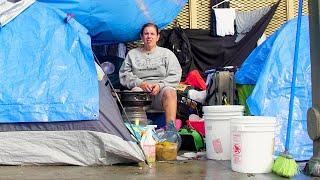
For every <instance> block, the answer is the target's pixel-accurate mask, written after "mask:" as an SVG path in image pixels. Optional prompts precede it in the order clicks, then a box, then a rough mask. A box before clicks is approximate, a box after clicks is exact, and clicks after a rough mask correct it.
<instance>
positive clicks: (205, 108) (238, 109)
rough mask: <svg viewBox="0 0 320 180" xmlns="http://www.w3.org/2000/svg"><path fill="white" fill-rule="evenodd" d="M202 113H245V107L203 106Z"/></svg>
mask: <svg viewBox="0 0 320 180" xmlns="http://www.w3.org/2000/svg"><path fill="white" fill-rule="evenodd" d="M202 111H203V112H204V113H221V112H243V111H244V106H242V105H216V106H203V107H202Z"/></svg>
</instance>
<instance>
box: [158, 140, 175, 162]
mask: <svg viewBox="0 0 320 180" xmlns="http://www.w3.org/2000/svg"><path fill="white" fill-rule="evenodd" d="M177 146H178V145H177V143H172V142H168V141H165V142H161V143H158V144H156V157H157V160H158V161H172V160H176V159H177V153H178V149H177Z"/></svg>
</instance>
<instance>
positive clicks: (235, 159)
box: [233, 155, 241, 164]
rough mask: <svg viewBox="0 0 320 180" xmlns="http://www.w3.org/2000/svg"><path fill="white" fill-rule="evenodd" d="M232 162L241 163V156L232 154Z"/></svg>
mask: <svg viewBox="0 0 320 180" xmlns="http://www.w3.org/2000/svg"><path fill="white" fill-rule="evenodd" d="M233 163H234V164H240V163H241V156H239V155H233Z"/></svg>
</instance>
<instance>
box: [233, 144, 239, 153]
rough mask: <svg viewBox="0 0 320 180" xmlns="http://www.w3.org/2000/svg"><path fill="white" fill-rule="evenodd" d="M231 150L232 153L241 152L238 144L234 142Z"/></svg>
mask: <svg viewBox="0 0 320 180" xmlns="http://www.w3.org/2000/svg"><path fill="white" fill-rule="evenodd" d="M232 150H233V154H235V155H237V154H240V153H241V146H240V144H234V145H233V148H232Z"/></svg>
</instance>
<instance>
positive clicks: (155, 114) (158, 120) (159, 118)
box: [147, 111, 166, 129]
mask: <svg viewBox="0 0 320 180" xmlns="http://www.w3.org/2000/svg"><path fill="white" fill-rule="evenodd" d="M147 118H148V120H151V121H152V122H151V123H152V124H153V125H157V128H156V129H159V128H162V127H165V126H166V115H165V113H164V111H147Z"/></svg>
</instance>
